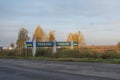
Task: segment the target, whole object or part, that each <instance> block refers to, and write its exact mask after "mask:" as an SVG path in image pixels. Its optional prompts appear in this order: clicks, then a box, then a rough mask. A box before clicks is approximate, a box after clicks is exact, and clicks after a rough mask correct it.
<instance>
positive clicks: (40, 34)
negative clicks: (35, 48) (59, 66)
mask: <svg viewBox="0 0 120 80" xmlns="http://www.w3.org/2000/svg"><path fill="white" fill-rule="evenodd" d="M34 38H35V39H36V41H46V40H47V36H46V34H45V32H44V31H43V29H42V28H41V27H40V26H37V27H36V29H35V32H34V35H33V39H34Z"/></svg>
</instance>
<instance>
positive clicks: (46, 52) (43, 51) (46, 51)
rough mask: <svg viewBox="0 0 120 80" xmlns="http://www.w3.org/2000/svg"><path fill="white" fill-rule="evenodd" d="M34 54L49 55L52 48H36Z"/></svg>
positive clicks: (37, 55)
mask: <svg viewBox="0 0 120 80" xmlns="http://www.w3.org/2000/svg"><path fill="white" fill-rule="evenodd" d="M35 56H36V57H39V56H44V57H51V56H52V50H51V49H50V48H37V50H36V54H35Z"/></svg>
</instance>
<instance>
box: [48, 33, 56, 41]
mask: <svg viewBox="0 0 120 80" xmlns="http://www.w3.org/2000/svg"><path fill="white" fill-rule="evenodd" d="M54 40H55V35H54V32H53V31H50V32H49V34H48V41H54Z"/></svg>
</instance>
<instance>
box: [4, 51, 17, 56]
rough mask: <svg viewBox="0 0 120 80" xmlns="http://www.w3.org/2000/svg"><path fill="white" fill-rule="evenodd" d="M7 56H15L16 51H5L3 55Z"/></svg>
mask: <svg viewBox="0 0 120 80" xmlns="http://www.w3.org/2000/svg"><path fill="white" fill-rule="evenodd" d="M5 54H6V55H7V56H16V51H15V50H7V52H6V53H5Z"/></svg>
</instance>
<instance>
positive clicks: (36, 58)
mask: <svg viewBox="0 0 120 80" xmlns="http://www.w3.org/2000/svg"><path fill="white" fill-rule="evenodd" d="M0 58H5V59H22V60H47V61H63V62H64V61H66V62H92V63H94V62H97V63H114V64H120V59H101V58H98V59H94V58H49V57H32V56H31V57H30V56H29V57H22V56H0Z"/></svg>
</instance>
